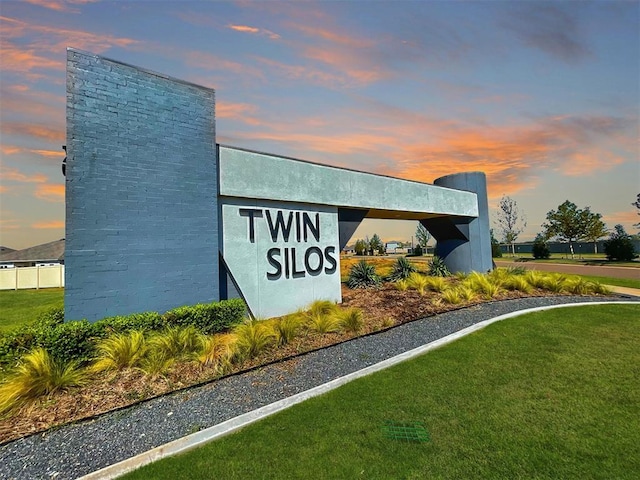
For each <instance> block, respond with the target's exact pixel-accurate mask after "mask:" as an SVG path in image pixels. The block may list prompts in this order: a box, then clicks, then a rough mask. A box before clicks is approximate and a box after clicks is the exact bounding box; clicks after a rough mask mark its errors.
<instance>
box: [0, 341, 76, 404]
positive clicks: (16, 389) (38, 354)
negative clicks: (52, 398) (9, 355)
mask: <svg viewBox="0 0 640 480" xmlns="http://www.w3.org/2000/svg"><path fill="white" fill-rule="evenodd" d="M85 380H86V373H85V372H84V371H83V370H82V369H80V368H79V367H78V363H77V362H73V361H72V362H66V363H65V362H61V361H59V360H56V359H55V358H53V357H52V356H51V355H49V353H48V352H47V351H46V350H44V349H43V348H36V349H35V350H32V351H31V352H29V353H28V354H26V355H25V356H24V357H23V358H22V361H21V362H20V364H18V366H17V367H16V370H15V372H14V373H13V374H12V375H11V376H10V377H9V378H8V379H7V380H6V381H5V382H4V383H3V384H2V385H0V415H2V414H5V413H7V412H9V411H11V410H14V409H16V408H18V407H20V406H22V405H24V404H25V403H27V402H29V401H33V400H36V399H37V398H39V397H41V396H43V395H51V394H53V393H55V392H58V391H63V390H66V389H68V388H71V387H75V386H79V385H82V384H84V383H85Z"/></svg>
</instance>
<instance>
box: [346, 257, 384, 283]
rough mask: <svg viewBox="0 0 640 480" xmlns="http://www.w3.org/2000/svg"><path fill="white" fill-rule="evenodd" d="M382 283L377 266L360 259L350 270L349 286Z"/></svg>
mask: <svg viewBox="0 0 640 480" xmlns="http://www.w3.org/2000/svg"><path fill="white" fill-rule="evenodd" d="M378 285H380V277H379V276H378V274H377V273H376V267H375V266H374V265H370V264H368V263H367V262H366V261H364V260H360V261H359V262H358V263H356V264H355V265H354V266H353V267H351V270H350V271H349V277H348V278H347V287H349V288H369V287H377V286H378Z"/></svg>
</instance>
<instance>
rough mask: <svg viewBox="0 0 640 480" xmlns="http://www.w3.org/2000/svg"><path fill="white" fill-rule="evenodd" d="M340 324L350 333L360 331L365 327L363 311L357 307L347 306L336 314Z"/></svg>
mask: <svg viewBox="0 0 640 480" xmlns="http://www.w3.org/2000/svg"><path fill="white" fill-rule="evenodd" d="M336 318H337V319H338V325H339V326H340V328H342V329H343V330H345V331H347V332H349V333H358V332H360V331H361V330H362V328H363V327H364V317H363V315H362V311H361V310H359V309H357V308H347V309H345V310H341V311H339V312H338V313H337V314H336Z"/></svg>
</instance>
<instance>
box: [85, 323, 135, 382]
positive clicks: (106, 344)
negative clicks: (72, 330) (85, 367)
mask: <svg viewBox="0 0 640 480" xmlns="http://www.w3.org/2000/svg"><path fill="white" fill-rule="evenodd" d="M96 350H97V351H98V356H97V360H96V362H95V363H94V364H93V365H92V366H91V369H92V370H93V371H96V372H101V371H104V370H122V369H124V368H134V367H138V366H140V362H141V361H142V359H143V358H144V356H145V354H146V352H147V344H146V340H145V338H144V333H142V332H141V331H138V330H132V331H129V332H126V333H119V334H116V335H112V336H111V337H108V338H106V339H104V340H102V341H101V342H100V343H98V345H97V346H96Z"/></svg>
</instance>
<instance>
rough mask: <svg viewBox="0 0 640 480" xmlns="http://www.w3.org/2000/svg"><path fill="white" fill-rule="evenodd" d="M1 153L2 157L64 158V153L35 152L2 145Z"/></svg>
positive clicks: (52, 151) (0, 146)
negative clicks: (19, 155)
mask: <svg viewBox="0 0 640 480" xmlns="http://www.w3.org/2000/svg"><path fill="white" fill-rule="evenodd" d="M0 152H2V155H16V154H18V153H33V154H35V155H40V156H42V157H50V158H58V157H61V158H62V157H64V151H63V150H62V149H60V151H58V150H34V149H30V148H22V147H16V146H13V145H0Z"/></svg>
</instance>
